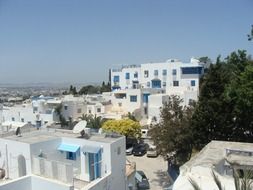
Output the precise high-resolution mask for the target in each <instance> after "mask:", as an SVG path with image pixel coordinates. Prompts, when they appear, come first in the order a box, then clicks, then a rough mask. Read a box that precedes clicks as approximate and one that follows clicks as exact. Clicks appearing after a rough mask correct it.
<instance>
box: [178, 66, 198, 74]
mask: <svg viewBox="0 0 253 190" xmlns="http://www.w3.org/2000/svg"><path fill="white" fill-rule="evenodd" d="M181 69H182V74H201V73H202V69H203V67H182V68H181Z"/></svg>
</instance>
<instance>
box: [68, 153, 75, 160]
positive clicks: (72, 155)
mask: <svg viewBox="0 0 253 190" xmlns="http://www.w3.org/2000/svg"><path fill="white" fill-rule="evenodd" d="M66 158H67V159H68V160H76V153H75V152H66Z"/></svg>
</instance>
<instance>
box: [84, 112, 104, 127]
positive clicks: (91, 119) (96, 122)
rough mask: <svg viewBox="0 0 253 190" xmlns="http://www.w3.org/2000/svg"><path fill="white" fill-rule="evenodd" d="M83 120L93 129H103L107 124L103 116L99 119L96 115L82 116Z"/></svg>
mask: <svg viewBox="0 0 253 190" xmlns="http://www.w3.org/2000/svg"><path fill="white" fill-rule="evenodd" d="M81 119H82V120H85V121H87V127H88V128H93V129H99V128H101V127H102V125H103V123H104V122H105V120H104V119H103V118H102V117H101V116H99V117H97V116H96V115H91V114H89V115H87V114H85V115H82V117H81Z"/></svg>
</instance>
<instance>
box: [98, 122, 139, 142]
mask: <svg viewBox="0 0 253 190" xmlns="http://www.w3.org/2000/svg"><path fill="white" fill-rule="evenodd" d="M102 129H103V130H105V131H111V132H116V133H119V134H121V135H125V136H126V137H135V138H139V137H140V136H141V126H140V123H139V122H137V121H133V120H131V119H121V120H108V121H106V122H104V124H103V126H102Z"/></svg>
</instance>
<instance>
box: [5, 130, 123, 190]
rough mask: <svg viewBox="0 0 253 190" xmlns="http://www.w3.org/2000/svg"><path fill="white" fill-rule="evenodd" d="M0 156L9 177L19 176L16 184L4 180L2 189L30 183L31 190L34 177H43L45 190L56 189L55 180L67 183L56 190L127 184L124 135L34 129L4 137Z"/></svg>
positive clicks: (107, 187)
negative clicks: (84, 134) (81, 134)
mask: <svg viewBox="0 0 253 190" xmlns="http://www.w3.org/2000/svg"><path fill="white" fill-rule="evenodd" d="M0 155H1V156H0V168H2V169H4V171H5V174H6V176H5V177H6V178H7V179H9V180H10V179H13V180H15V179H17V180H16V181H14V182H13V183H7V184H6V183H4V184H1V183H0V189H6V190H11V189H13V185H14V187H15V186H16V187H17V186H18V184H23V183H26V184H27V187H26V188H24V189H26V190H27V189H29V184H30V185H31V183H32V182H31V180H32V181H33V180H39V181H40V182H38V184H37V185H39V184H41V185H42V184H43V183H45V184H46V185H45V186H44V188H43V189H45V190H46V189H52V187H54V186H51V187H50V186H49V185H50V184H51V185H52V184H55V183H56V184H62V185H63V186H60V187H59V186H57V185H56V186H57V187H56V190H61V189H63V190H65V189H66V190H70V189H82V190H101V189H126V187H127V179H126V156H125V137H122V136H115V135H108V134H88V137H85V138H81V137H80V135H79V134H74V133H73V132H72V131H69V130H48V129H47V130H46V129H45V130H34V131H32V132H26V133H22V136H16V135H11V136H6V137H3V138H0ZM24 176H27V177H24ZM22 177H23V179H22V180H21V181H19V179H20V178H22ZM29 177H30V178H29ZM26 180H28V182H26ZM29 180H30V182H29ZM15 184H16V185H15ZM1 185H2V186H1ZM35 185H36V183H35ZM11 187H12V188H11ZM20 188H21V187H20ZM39 188H40V187H38V188H36V187H34V188H33V189H39ZM21 189H22V188H21Z"/></svg>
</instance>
